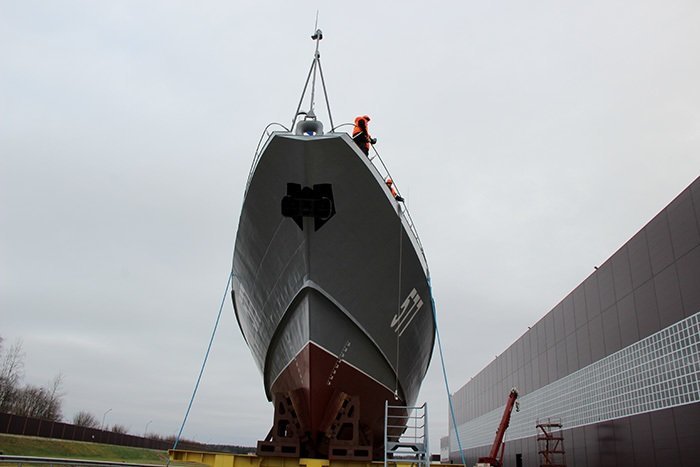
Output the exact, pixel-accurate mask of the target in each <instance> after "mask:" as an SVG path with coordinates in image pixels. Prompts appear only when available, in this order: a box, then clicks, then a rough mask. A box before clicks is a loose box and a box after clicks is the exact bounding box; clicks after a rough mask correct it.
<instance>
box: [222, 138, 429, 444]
mask: <svg viewBox="0 0 700 467" xmlns="http://www.w3.org/2000/svg"><path fill="white" fill-rule="evenodd" d="M288 183H295V184H299V185H300V186H302V187H314V185H318V184H330V186H331V187H332V198H333V205H334V210H335V212H334V214H333V215H332V217H331V218H330V219H328V220H327V221H325V223H323V224H322V225H321V226H320V227H318V226H317V225H316V224H315V220H314V219H313V218H312V217H303V219H297V222H295V220H294V219H292V218H290V217H285V216H283V215H282V212H281V200H282V198H283V197H284V196H285V194H286V193H287V184H288ZM398 212H399V211H397V205H396V201H395V200H394V199H393V197H392V196H391V194H390V192H389V190H388V188H387V187H386V185H385V184H384V183H383V179H382V177H381V176H380V175H379V173H378V172H377V170H376V169H375V168H374V166H373V165H372V163H371V162H370V161H369V159H368V158H367V157H366V156H365V155H364V154H362V153H361V152H360V151H359V150H358V149H357V147H356V146H355V144H354V143H353V142H352V140H351V139H350V138H349V136H348V135H346V134H339V133H336V134H329V135H325V136H314V137H308V136H296V135H291V134H287V133H277V134H274V135H273V136H272V137H271V138H270V139H269V140H268V142H267V143H266V146H265V148H264V150H263V151H262V155H261V157H260V160H259V162H258V164H257V166H256V167H255V170H254V173H253V175H252V177H251V179H250V181H249V186H248V189H247V192H246V196H245V200H244V204H243V209H242V212H241V217H240V221H239V228H238V234H237V238H236V246H235V255H234V264H233V274H234V275H233V299H234V305H235V309H236V316H237V318H238V321H239V325H240V327H241V330H242V332H243V335H244V337H245V339H246V341H247V343H248V346H249V347H250V349H251V352H252V354H253V357H254V359H255V361H256V363H257V365H258V367H259V369H260V370H261V372H262V374H263V379H264V387H265V392H266V394H267V397H268V399H270V400H272V399H273V397H274V396H275V395H276V394H291V393H296V394H301V396H300V398H301V399H302V400H301V402H298V404H297V405H298V406H299V407H297V411H298V412H301V413H299V414H298V415H299V418H300V420H301V425H302V428H303V430H304V431H305V432H307V434H310V437H311V438H312V439H316V438H317V437H318V436H321V435H320V434H319V433H320V432H322V431H324V430H325V429H326V425H324V420H325V419H327V418H328V417H329V414H328V413H326V412H328V410H329V409H328V404H329V401H331V399H332V397H333V395H334V394H338V393H344V394H349V395H352V396H357V397H358V398H359V400H360V401H361V402H362V411H361V423H362V426H363V429H364V430H365V432H366V433H370V435H369V436H370V437H371V438H372V444H373V445H374V448H375V450H376V449H378V448H379V446H380V445H381V439H382V436H383V433H382V431H383V405H384V401H386V400H390V402H391V403H397V404H406V405H412V404H413V403H414V402H415V400H416V398H417V395H418V391H419V389H420V384H421V381H422V380H423V378H424V376H425V373H426V371H427V367H428V364H429V361H430V357H431V353H432V349H433V342H434V335H435V331H434V323H433V317H432V300H431V296H430V288H429V284H428V279H427V273H426V271H427V267H426V264H425V260H424V258H423V255H422V252H421V251H420V248H419V243H418V240H417V238H416V237H415V236H414V235H413V233H412V232H411V230H410V228H409V226H408V225H407V223H406V220H405V219H404V218H403V216H399V215H398V214H397V213H398ZM298 399H299V397H297V400H298ZM332 415H333V414H330V416H332Z"/></svg>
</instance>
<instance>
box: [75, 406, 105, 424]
mask: <svg viewBox="0 0 700 467" xmlns="http://www.w3.org/2000/svg"><path fill="white" fill-rule="evenodd" d="M73 425H78V426H84V427H86V428H98V427H99V426H100V422H99V420H97V418H95V416H94V415H93V414H91V413H90V412H86V411H84V410H81V411H80V412H78V413H77V414H75V415H74V416H73Z"/></svg>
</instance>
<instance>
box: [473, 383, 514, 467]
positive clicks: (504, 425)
mask: <svg viewBox="0 0 700 467" xmlns="http://www.w3.org/2000/svg"><path fill="white" fill-rule="evenodd" d="M517 399H518V390H517V389H516V388H513V389H511V390H510V393H509V394H508V401H507V402H506V408H505V410H503V417H501V423H500V424H499V425H498V430H497V431H496V439H494V440H493V445H492V446H491V450H490V451H489V455H488V457H480V458H479V464H486V465H491V466H493V467H501V465H503V450H502V449H501V445H502V443H503V437H504V436H505V434H506V430H507V429H508V425H509V424H510V415H511V413H512V412H513V407H516V411H517V406H516V404H517V402H516V401H517ZM499 450H500V451H501V455H500V458H499V457H498V451H499Z"/></svg>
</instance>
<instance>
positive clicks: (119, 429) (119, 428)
mask: <svg viewBox="0 0 700 467" xmlns="http://www.w3.org/2000/svg"><path fill="white" fill-rule="evenodd" d="M128 432H129V429H128V428H127V427H125V426H124V425H117V424H114V425H112V433H117V434H119V435H125V434H127V433H128Z"/></svg>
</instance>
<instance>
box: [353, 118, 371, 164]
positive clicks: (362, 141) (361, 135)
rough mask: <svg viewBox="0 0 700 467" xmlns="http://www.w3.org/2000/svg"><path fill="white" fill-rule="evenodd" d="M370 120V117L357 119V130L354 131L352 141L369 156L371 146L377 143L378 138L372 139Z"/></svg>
mask: <svg viewBox="0 0 700 467" xmlns="http://www.w3.org/2000/svg"><path fill="white" fill-rule="evenodd" d="M369 120H370V119H369V116H368V115H362V116H360V117H357V118H356V119H355V128H353V129H352V140H353V141H354V142H355V144H357V145H358V146H359V147H360V149H361V150H362V152H364V153H365V155H369V145H370V144H374V143H376V142H377V138H372V137H371V136H370V134H369V128H368V125H369Z"/></svg>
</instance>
